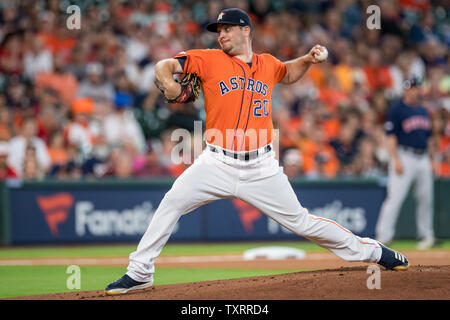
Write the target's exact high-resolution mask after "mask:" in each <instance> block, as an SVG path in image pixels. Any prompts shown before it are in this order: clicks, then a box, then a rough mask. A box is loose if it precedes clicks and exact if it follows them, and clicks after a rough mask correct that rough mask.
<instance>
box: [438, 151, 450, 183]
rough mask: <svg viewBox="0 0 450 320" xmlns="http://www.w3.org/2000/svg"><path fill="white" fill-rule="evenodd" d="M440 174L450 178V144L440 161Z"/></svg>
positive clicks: (442, 176)
mask: <svg viewBox="0 0 450 320" xmlns="http://www.w3.org/2000/svg"><path fill="white" fill-rule="evenodd" d="M438 176H439V177H441V178H450V145H449V146H448V147H447V148H446V149H445V150H444V154H443V159H442V161H440V163H439V171H438Z"/></svg>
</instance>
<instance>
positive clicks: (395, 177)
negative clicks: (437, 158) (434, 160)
mask: <svg viewBox="0 0 450 320" xmlns="http://www.w3.org/2000/svg"><path fill="white" fill-rule="evenodd" d="M398 156H399V157H400V161H401V162H402V164H403V173H402V174H401V175H399V174H397V173H396V172H395V170H394V165H393V163H392V162H391V163H390V165H389V175H388V183H387V196H386V199H385V201H384V202H383V205H382V206H381V211H380V216H379V217H378V221H377V226H376V229H375V231H376V238H377V240H379V241H381V242H382V243H384V242H385V243H389V242H391V241H392V239H393V238H394V235H395V226H396V223H397V218H398V215H399V213H400V209H401V207H402V204H403V202H404V200H405V198H406V196H407V195H408V191H409V189H410V188H411V185H412V184H413V183H414V197H415V199H416V226H417V235H418V236H419V238H426V239H431V238H434V230H433V172H432V169H431V161H430V158H429V156H428V154H426V153H425V154H424V155H416V154H414V153H412V152H410V151H407V150H403V149H400V148H399V150H398Z"/></svg>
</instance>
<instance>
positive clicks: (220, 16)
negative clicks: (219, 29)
mask: <svg viewBox="0 0 450 320" xmlns="http://www.w3.org/2000/svg"><path fill="white" fill-rule="evenodd" d="M224 15H225V13H224V12H221V13H220V14H219V17H218V18H217V20H222V19H223V16H224Z"/></svg>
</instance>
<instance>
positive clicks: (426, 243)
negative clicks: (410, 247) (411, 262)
mask: <svg viewBox="0 0 450 320" xmlns="http://www.w3.org/2000/svg"><path fill="white" fill-rule="evenodd" d="M435 243H436V239H435V238H425V239H422V240H420V241H419V243H417V249H419V250H427V249H430V248H431V247H432V246H434V244H435Z"/></svg>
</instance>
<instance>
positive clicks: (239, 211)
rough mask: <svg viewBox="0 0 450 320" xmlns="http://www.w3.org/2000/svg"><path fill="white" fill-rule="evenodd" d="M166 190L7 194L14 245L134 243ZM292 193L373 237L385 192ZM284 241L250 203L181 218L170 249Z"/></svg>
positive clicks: (22, 190) (306, 189)
mask: <svg viewBox="0 0 450 320" xmlns="http://www.w3.org/2000/svg"><path fill="white" fill-rule="evenodd" d="M87 186H88V185H87ZM169 188H170V185H168V186H167V187H160V188H154V187H148V188H146V187H145V186H142V187H140V188H127V187H126V185H125V186H124V185H120V184H118V185H117V187H108V188H101V187H99V188H92V187H86V188H82V187H79V186H78V187H77V188H70V187H64V188H57V189H55V188H50V189H49V188H36V187H35V186H34V187H33V188H27V186H22V187H18V188H11V189H10V190H9V206H10V211H11V216H10V225H11V226H10V227H11V230H10V231H11V234H10V237H11V239H10V240H11V243H12V244H28V243H93V242H97V243H100V242H138V241H139V240H140V238H141V237H142V235H143V234H144V232H145V231H146V229H147V226H148V224H149V222H150V220H151V218H152V216H153V214H154V212H155V210H156V208H157V206H158V205H159V202H160V201H161V200H162V198H163V197H164V194H165V193H166V192H167V191H168V190H169ZM294 190H295V192H296V194H297V196H298V198H299V200H300V203H301V204H302V205H303V206H304V207H306V208H308V209H309V212H310V213H311V214H314V215H316V216H320V217H325V218H327V219H331V220H334V221H336V222H337V223H339V224H340V225H342V226H343V227H345V228H346V229H348V230H350V231H352V232H353V233H355V234H357V235H360V236H364V237H365V236H368V237H373V236H374V233H375V224H376V220H377V217H378V212H379V209H380V207H381V203H382V201H383V199H384V197H385V189H384V188H382V187H380V186H378V185H376V184H373V185H369V186H367V185H366V186H364V187H363V188H361V186H358V185H357V184H343V185H340V184H324V185H320V186H308V185H304V186H303V185H300V186H295V185H294ZM281 239H286V240H294V239H300V238H299V237H298V236H297V235H295V234H293V233H292V232H290V231H289V230H287V229H285V228H284V227H282V226H281V225H279V224H278V223H277V222H275V221H273V220H272V219H270V218H268V217H267V216H266V215H265V214H264V213H262V212H260V211H259V210H258V209H256V208H254V207H252V206H251V205H249V204H248V203H246V202H244V201H242V200H239V199H223V200H218V201H216V202H213V203H210V204H208V205H205V206H203V207H200V208H198V209H196V210H194V211H193V212H191V213H189V214H187V215H184V216H182V217H181V218H180V220H179V221H178V223H177V225H176V227H175V229H174V232H173V233H172V235H171V237H170V240H169V241H194V242H195V241H233V240H281Z"/></svg>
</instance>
